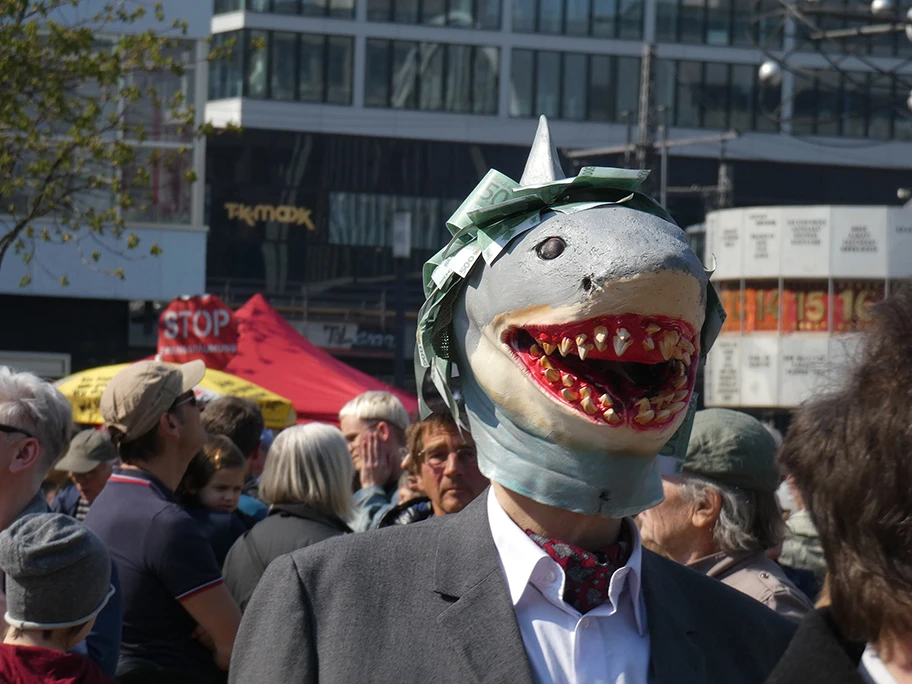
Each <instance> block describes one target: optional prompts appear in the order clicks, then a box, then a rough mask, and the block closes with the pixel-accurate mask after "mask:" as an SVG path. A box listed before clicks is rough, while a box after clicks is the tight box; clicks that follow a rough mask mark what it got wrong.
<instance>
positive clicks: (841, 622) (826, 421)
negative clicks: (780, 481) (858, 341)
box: [768, 289, 912, 684]
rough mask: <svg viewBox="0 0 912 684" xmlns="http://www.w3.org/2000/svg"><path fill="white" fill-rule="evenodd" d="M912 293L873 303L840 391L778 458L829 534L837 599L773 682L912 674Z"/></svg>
mask: <svg viewBox="0 0 912 684" xmlns="http://www.w3.org/2000/svg"><path fill="white" fill-rule="evenodd" d="M910 456H912V291H910V290H908V289H904V290H901V291H899V292H897V293H895V294H894V295H893V296H891V297H890V298H889V299H887V300H885V301H884V302H882V303H881V304H879V305H877V306H876V307H875V308H874V309H873V327H872V329H871V330H870V331H869V332H868V334H867V335H866V336H865V347H864V351H863V354H862V356H861V357H860V359H859V362H858V363H857V364H856V365H855V366H854V367H852V368H849V369H847V375H846V381H845V384H844V385H843V387H842V388H841V389H839V390H838V391H834V392H831V393H829V394H826V395H824V396H821V397H818V398H816V399H815V400H813V401H811V402H809V403H808V404H805V405H804V406H802V407H801V408H800V409H799V410H798V411H797V412H796V415H795V419H794V421H793V423H792V425H791V427H790V429H789V432H788V434H787V436H786V438H785V442H784V443H783V447H782V453H781V456H780V460H781V462H782V465H783V467H784V469H785V470H786V471H787V472H788V473H789V474H790V475H791V476H792V477H793V478H794V480H795V483H796V485H797V487H798V489H799V491H800V492H801V496H802V497H803V499H804V503H805V505H806V506H807V508H808V510H809V511H810V515H811V518H812V519H813V522H814V525H815V526H816V527H817V530H818V532H819V533H820V541H821V543H822V545H823V551H824V556H825V557H826V563H827V570H828V575H827V588H828V592H827V593H828V597H829V606H827V607H825V608H820V609H818V610H817V611H814V612H812V613H810V614H808V616H807V617H806V618H805V619H804V621H803V622H802V624H801V626H800V627H799V629H798V632H797V634H796V635H795V638H794V640H793V641H792V643H791V645H790V646H789V648H788V650H787V651H786V652H785V655H784V656H783V658H782V661H781V662H780V663H779V665H778V666H777V667H776V669H775V670H774V671H773V673H772V675H771V676H770V679H769V680H768V682H769V683H770V684H787V683H792V682H794V683H795V684H798V683H799V682H801V683H804V682H828V683H831V684H842V683H845V684H850V683H851V684H864V683H867V684H870V683H874V684H902V683H904V682H912V495H910V493H912V458H910Z"/></svg>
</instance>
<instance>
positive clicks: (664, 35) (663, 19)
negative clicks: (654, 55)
mask: <svg viewBox="0 0 912 684" xmlns="http://www.w3.org/2000/svg"><path fill="white" fill-rule="evenodd" d="M677 28H678V0H658V3H657V5H656V40H657V41H659V42H666V43H673V42H674V41H675V40H677V34H678V31H677Z"/></svg>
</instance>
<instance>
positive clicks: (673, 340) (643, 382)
mask: <svg viewBox="0 0 912 684" xmlns="http://www.w3.org/2000/svg"><path fill="white" fill-rule="evenodd" d="M503 337H504V340H503V341H504V343H505V344H507V345H508V346H509V348H510V350H511V352H512V354H513V356H514V358H515V359H516V360H517V362H518V363H520V364H521V365H522V367H524V368H525V369H526V370H527V371H528V372H529V375H530V377H532V379H533V380H534V381H535V382H536V384H537V385H538V386H539V388H541V390H542V391H543V392H545V393H546V394H548V395H549V396H551V397H552V398H553V399H554V400H555V401H557V402H559V403H561V404H563V405H565V406H569V407H570V408H572V409H574V410H576V411H578V412H580V413H581V414H582V415H584V416H586V417H588V418H589V420H591V421H593V422H594V423H601V424H607V425H612V426H621V425H628V426H630V427H635V428H637V429H640V430H649V429H657V428H661V427H662V426H663V425H664V424H666V423H668V422H669V421H670V420H673V419H674V417H675V416H676V415H677V414H678V413H680V412H681V411H683V410H684V409H686V408H687V402H688V400H689V398H690V394H691V390H692V389H693V384H694V377H695V375H696V372H695V371H696V364H694V362H693V361H694V357H695V355H696V351H697V344H698V340H697V335H696V333H695V332H694V330H693V328H692V327H691V326H690V325H689V324H688V323H687V322H686V321H681V320H671V319H667V318H659V317H646V316H640V315H638V314H622V315H618V316H602V317H599V318H593V319H590V320H587V321H582V322H577V323H572V324H568V325H546V326H526V327H525V328H511V329H510V330H508V331H507V332H506V333H504V336H503Z"/></svg>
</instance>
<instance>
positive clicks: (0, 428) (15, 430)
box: [0, 424, 38, 439]
mask: <svg viewBox="0 0 912 684" xmlns="http://www.w3.org/2000/svg"><path fill="white" fill-rule="evenodd" d="M0 432H4V433H6V434H8V435H25V436H26V437H28V438H30V439H38V438H37V437H35V435H33V434H32V433H31V432H29V431H28V430H23V429H22V428H19V427H14V426H13V425H3V424H0Z"/></svg>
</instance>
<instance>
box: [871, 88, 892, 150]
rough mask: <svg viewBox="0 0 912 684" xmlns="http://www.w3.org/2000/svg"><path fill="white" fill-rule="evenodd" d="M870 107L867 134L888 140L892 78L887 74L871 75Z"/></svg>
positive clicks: (890, 125) (890, 121) (889, 136)
mask: <svg viewBox="0 0 912 684" xmlns="http://www.w3.org/2000/svg"><path fill="white" fill-rule="evenodd" d="M869 103H870V106H871V109H870V116H869V121H868V136H869V137H871V138H877V139H879V140H889V139H890V138H891V137H892V135H891V133H892V131H891V127H892V120H893V79H892V78H890V76H888V75H877V76H875V75H873V74H872V75H871V97H870V100H869Z"/></svg>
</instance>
